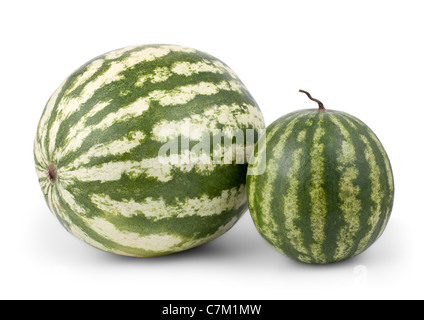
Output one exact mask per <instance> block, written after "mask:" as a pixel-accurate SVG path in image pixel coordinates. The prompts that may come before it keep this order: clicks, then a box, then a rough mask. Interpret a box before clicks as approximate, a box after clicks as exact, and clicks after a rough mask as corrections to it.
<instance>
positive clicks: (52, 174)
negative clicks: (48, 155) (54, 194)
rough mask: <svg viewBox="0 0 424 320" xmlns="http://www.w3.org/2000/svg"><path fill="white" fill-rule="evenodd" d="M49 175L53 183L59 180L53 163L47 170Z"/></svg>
mask: <svg viewBox="0 0 424 320" xmlns="http://www.w3.org/2000/svg"><path fill="white" fill-rule="evenodd" d="M47 177H48V179H49V181H50V182H51V183H52V184H54V183H55V182H56V180H57V169H56V167H55V166H54V165H53V164H51V165H49V169H48V170H47Z"/></svg>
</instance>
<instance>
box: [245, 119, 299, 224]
mask: <svg viewBox="0 0 424 320" xmlns="http://www.w3.org/2000/svg"><path fill="white" fill-rule="evenodd" d="M296 116H297V115H296V114H294V115H292V116H291V117H288V120H290V118H294V117H296ZM284 123H285V121H282V123H281V124H278V125H276V126H275V127H274V128H273V129H272V130H271V131H267V129H266V130H265V131H264V132H263V133H262V135H261V136H260V137H259V140H258V142H257V146H258V150H257V153H256V154H253V155H252V156H255V157H256V159H255V160H256V162H255V163H252V161H250V163H249V169H248V172H247V174H248V175H249V190H248V192H249V199H250V201H249V202H250V203H256V195H257V194H258V192H257V190H256V183H257V180H258V179H259V178H261V179H262V175H264V174H266V173H263V174H259V172H260V171H262V168H263V167H265V170H267V169H266V167H267V163H266V162H267V157H266V148H267V145H268V143H269V141H270V140H271V139H272V138H274V136H275V134H276V133H277V131H279V130H280V129H281V126H282V124H284ZM263 140H265V141H263ZM250 160H252V159H250ZM265 172H266V171H265ZM261 194H262V193H261ZM249 211H250V214H251V216H252V219H253V221H254V222H255V223H256V224H257V222H258V219H257V212H256V209H255V206H254V205H252V206H250V208H249Z"/></svg>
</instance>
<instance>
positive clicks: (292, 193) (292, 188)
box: [283, 148, 310, 262]
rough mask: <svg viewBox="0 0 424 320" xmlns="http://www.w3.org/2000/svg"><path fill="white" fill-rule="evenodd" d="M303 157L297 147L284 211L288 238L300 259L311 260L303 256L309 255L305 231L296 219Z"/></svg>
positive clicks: (297, 216)
mask: <svg viewBox="0 0 424 320" xmlns="http://www.w3.org/2000/svg"><path fill="white" fill-rule="evenodd" d="M301 157H302V149H301V148H299V149H296V150H295V151H294V152H293V162H292V166H291V168H290V170H289V173H288V177H287V179H288V182H289V187H288V190H287V193H286V194H285V195H284V197H283V200H284V205H283V212H284V216H285V229H286V230H287V238H288V239H289V240H290V244H291V245H292V246H293V248H294V249H295V250H297V251H298V252H299V253H301V254H300V255H299V259H300V260H301V261H304V262H308V261H310V258H308V257H306V256H303V254H304V255H308V250H307V249H306V247H305V246H304V238H303V232H302V230H301V229H299V228H298V227H297V226H296V221H297V220H298V219H299V217H300V216H299V199H298V192H299V185H300V181H299V171H300V164H301Z"/></svg>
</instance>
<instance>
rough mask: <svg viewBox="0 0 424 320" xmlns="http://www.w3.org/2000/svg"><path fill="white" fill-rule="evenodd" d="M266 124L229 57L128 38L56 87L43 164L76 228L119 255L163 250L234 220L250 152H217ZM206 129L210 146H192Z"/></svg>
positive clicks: (53, 203)
mask: <svg viewBox="0 0 424 320" xmlns="http://www.w3.org/2000/svg"><path fill="white" fill-rule="evenodd" d="M263 128H264V121H263V117H262V114H261V112H260V110H259V108H258V106H257V104H256V102H255V100H254V99H253V98H252V96H251V95H250V94H249V92H248V91H247V90H246V88H245V86H244V85H243V83H242V82H241V81H240V79H239V78H238V77H237V75H236V74H235V73H234V72H233V71H232V70H231V69H230V68H229V67H228V66H227V65H225V64H224V63H223V62H221V61H220V60H218V59H216V58H214V57H212V56H210V55H208V54H206V53H202V52H199V51H197V50H194V49H191V48H186V47H181V46H171V45H147V46H134V47H127V48H123V49H120V50H116V51H112V52H110V53H107V54H104V55H102V56H99V57H97V58H95V59H93V60H91V61H89V62H88V63H86V64H85V65H83V66H82V67H80V68H79V69H78V70H77V71H75V72H74V73H72V74H71V75H70V76H69V77H68V78H67V79H66V80H65V81H64V82H63V83H62V84H61V85H60V87H59V88H58V89H57V90H56V92H55V93H54V94H53V96H52V97H51V98H50V100H49V101H48V103H47V106H46V108H45V111H44V114H43V115H42V117H41V120H40V123H39V127H38V131H37V136H36V140H35V147H34V153H35V163H36V169H37V173H38V178H39V182H40V184H41V188H42V191H43V193H44V196H45V198H46V200H47V203H48V206H49V207H50V210H51V211H52V212H53V213H54V214H55V215H56V216H57V218H58V219H59V220H60V222H61V223H62V225H63V226H64V227H65V228H66V229H67V230H68V231H69V232H71V233H72V234H73V235H75V236H76V237H78V238H80V239H82V240H83V241H85V242H87V243H88V244H90V245H92V246H94V247H96V248H98V249H101V250H104V251H108V252H112V253H116V254H121V255H129V256H158V255H165V254H170V253H174V252H178V251H182V250H186V249H189V248H193V247H195V246H198V245H200V244H203V243H206V242H208V241H210V240H212V239H214V238H217V237H218V236H220V235H222V234H223V233H225V232H226V231H227V230H229V229H230V228H231V227H232V226H233V225H234V224H235V223H236V222H237V220H238V219H239V218H240V216H241V215H242V214H243V212H244V211H245V209H247V200H246V194H245V182H246V170H247V161H241V162H240V159H239V158H237V159H235V157H233V158H231V159H230V160H229V161H228V159H227V161H226V162H219V161H217V159H218V160H219V159H220V157H221V158H223V157H224V151H228V149H233V148H234V147H237V146H240V141H239V140H234V139H233V140H234V141H233V140H231V138H232V137H231V135H232V134H233V132H235V131H237V130H243V132H247V131H248V130H247V129H250V130H253V131H258V130H259V129H263ZM216 136H218V139H217V140H216V141H218V142H217V143H216V144H214V143H213V142H212V141H214V140H213V139H212V137H216ZM208 137H209V138H211V140H210V141H211V142H210V150H209V151H208V152H206V151H205V150H207V148H195V147H196V146H199V145H203V146H205V144H204V141H206V142H207V145H209V140H207V138H208ZM221 138H223V139H221ZM228 138H230V140H229V141H230V142H231V144H230V145H229V147H228V145H226V144H224V143H223V142H222V141H223V140H225V139H227V140H228ZM205 139H206V140H205ZM247 142H248V139H246V140H245V142H244V143H242V144H241V145H242V147H243V148H246V149H245V151H246V154H247V153H248V147H249V145H248V144H247ZM221 144H222V146H223V147H222V148H219V147H221ZM253 145H254V144H253V143H252V144H251V148H250V150H251V149H253ZM217 146H218V148H217ZM174 147H176V149H175V148H174ZM167 149H169V150H167ZM193 149H195V151H193ZM227 155H228V154H225V156H227ZM236 160H237V161H236Z"/></svg>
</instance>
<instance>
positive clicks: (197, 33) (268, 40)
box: [0, 0, 424, 299]
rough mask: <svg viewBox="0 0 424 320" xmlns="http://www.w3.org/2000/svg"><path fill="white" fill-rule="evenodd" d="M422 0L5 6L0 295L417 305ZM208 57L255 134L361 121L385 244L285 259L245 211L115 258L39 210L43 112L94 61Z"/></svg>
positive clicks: (421, 218) (0, 11) (0, 24)
mask: <svg viewBox="0 0 424 320" xmlns="http://www.w3.org/2000/svg"><path fill="white" fill-rule="evenodd" d="M423 13H424V4H423V1H409V0H402V1H391V0H384V1H377V0H374V1H371V0H367V1H363V0H356V1H341V0H334V1H328V0H326V1H324V0H321V1H316V0H311V1H305V0H297V1H282V0H278V1H267V0H262V1H248V0H242V1H241V0H225V1H222V0H214V1H198V0H193V1H188V0H186V1H184V0H180V1H174V0H168V1H165V0H162V1H161V0H151V1H126V0H120V1H105V0H103V1H93V0H90V1H75V0H74V1H42V0H39V1H2V2H1V4H0V16H1V17H0V34H1V41H0V45H1V50H0V56H1V58H0V64H1V65H0V71H1V73H0V88H1V96H0V97H1V98H0V101H1V113H0V121H1V126H0V130H1V133H0V139H1V149H0V150H1V151H0V152H1V154H0V168H1V181H0V188H1V192H0V195H1V202H0V214H1V220H0V243H1V251H2V252H1V258H0V298H2V299H422V298H424V293H423V292H424V291H423V290H422V287H423V285H424V275H423V273H424V257H423V254H424V250H423V244H424V215H423V213H424V212H423V196H424V188H423V181H424V176H423V169H422V162H423V151H422V150H423V137H424V134H423V116H424V42H423V32H424V19H423ZM152 43H169V44H180V45H185V46H189V47H193V48H196V49H199V50H202V51H205V52H208V53H210V54H212V55H214V56H216V57H217V58H219V59H221V60H223V61H224V62H226V63H227V64H228V65H229V66H230V67H231V68H232V69H234V70H235V71H236V73H237V74H238V75H239V76H240V78H241V79H242V81H243V82H244V83H245V85H246V86H247V88H248V89H249V90H250V92H251V93H252V95H253V96H254V97H255V99H256V100H257V102H258V104H259V105H260V107H261V109H262V111H263V114H264V117H265V120H266V124H267V125H269V124H270V123H271V122H273V121H274V120H276V119H277V118H279V117H280V116H282V115H284V114H286V113H289V112H291V111H294V110H297V109H302V108H310V107H315V106H316V105H315V104H314V103H313V102H312V101H310V100H308V99H307V97H306V96H305V95H303V94H300V93H298V90H299V89H305V90H308V91H310V92H311V94H312V95H313V96H315V97H316V98H318V99H320V100H322V101H323V102H324V104H325V106H326V107H327V108H330V109H336V110H341V111H345V112H348V113H351V114H353V115H355V116H356V117H358V118H360V119H361V120H362V121H364V122H365V123H367V124H368V125H369V126H370V127H371V128H372V129H373V131H374V132H375V133H376V134H377V136H378V137H379V138H380V140H381V141H382V143H383V145H384V146H385V148H386V151H387V152H388V154H389V156H390V159H391V162H392V166H393V171H394V175H395V181H396V196H395V206H394V209H393V213H392V219H391V221H390V223H389V225H388V228H387V230H386V232H385V234H384V235H383V236H382V237H381V238H380V239H379V241H378V242H377V243H376V244H375V245H374V246H373V247H372V248H371V249H369V250H368V251H367V252H366V253H364V254H362V255H360V256H358V257H356V258H354V259H352V260H349V261H345V262H342V263H339V264H333V265H328V266H309V265H304V264H300V263H296V262H293V261H290V260H289V259H287V258H285V257H284V256H282V255H280V254H279V253H278V252H276V251H275V250H274V249H272V248H271V247H270V246H268V244H266V243H265V241H264V240H262V238H261V237H260V236H259V234H258V233H257V231H256V229H255V228H254V225H253V222H252V220H251V218H250V215H249V213H248V212H247V213H246V214H245V215H244V217H243V218H242V219H241V220H240V222H239V223H238V224H237V225H236V226H235V227H234V228H233V229H232V230H230V231H229V232H228V233H227V234H225V235H224V236H222V237H221V238H219V239H217V240H215V241H213V242H211V243H209V244H207V245H204V246H202V247H199V248H196V249H193V250H190V251H187V252H184V253H180V254H175V255H171V256H166V257H161V258H148V259H136V258H127V257H120V256H115V255H112V254H108V253H104V252H101V251H99V250H97V249H94V248H92V247H90V246H88V245H86V244H84V243H83V242H81V241H79V240H77V239H76V238H74V237H73V236H71V235H70V234H68V233H67V232H66V231H65V229H63V228H62V227H61V226H60V224H59V223H58V222H57V220H56V219H55V218H54V217H53V215H52V214H50V212H49V210H48V208H47V205H46V204H45V202H44V199H43V196H42V193H41V191H40V189H39V186H38V181H37V178H36V174H35V169H34V166H33V156H32V143H33V139H34V136H35V131H36V126H37V124H38V120H39V118H40V116H41V113H42V111H43V109H44V106H45V103H46V102H47V99H48V98H49V97H50V95H51V94H52V93H53V91H54V90H55V89H56V88H57V87H58V86H59V84H60V83H61V82H62V80H63V79H64V78H65V77H66V76H67V75H68V74H70V73H71V72H72V71H73V70H74V69H76V68H78V67H79V66H80V65H81V64H83V63H85V62H86V61H88V60H90V59H91V58H93V57H95V56H98V55H100V54H103V53H105V52H107V51H110V50H113V49H117V48H120V47H124V46H127V45H133V44H152Z"/></svg>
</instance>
